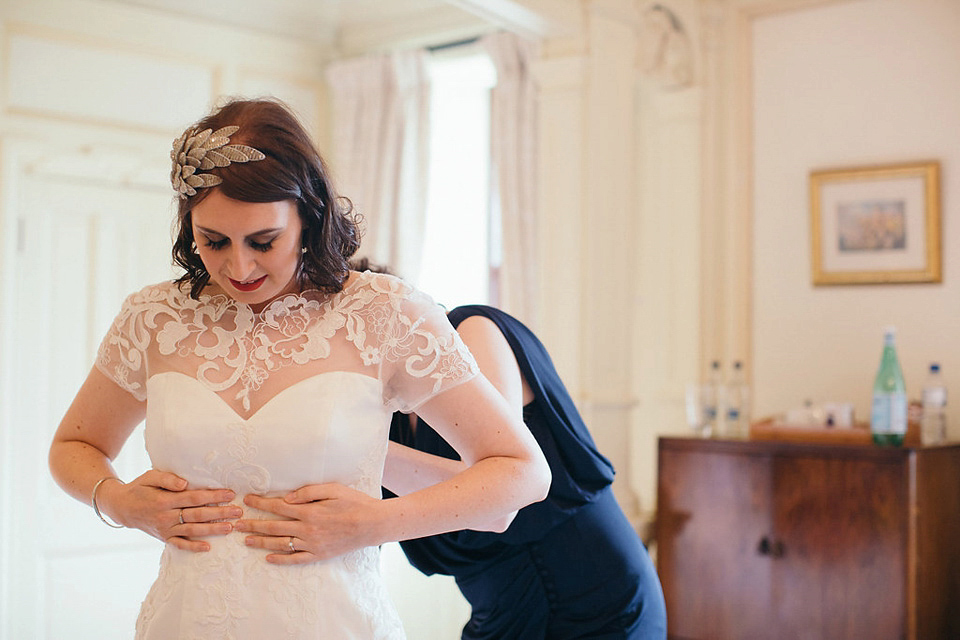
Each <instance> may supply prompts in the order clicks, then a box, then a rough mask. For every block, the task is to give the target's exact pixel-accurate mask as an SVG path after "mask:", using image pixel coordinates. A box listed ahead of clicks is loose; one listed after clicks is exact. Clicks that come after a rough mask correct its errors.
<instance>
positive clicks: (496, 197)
mask: <svg viewBox="0 0 960 640" xmlns="http://www.w3.org/2000/svg"><path fill="white" fill-rule="evenodd" d="M482 43H483V46H484V48H485V49H486V50H487V52H488V53H489V54H490V58H491V59H492V60H493V64H494V66H495V67H496V70H497V84H496V86H495V87H494V88H493V90H492V92H491V109H490V137H491V145H490V149H491V152H490V153H491V157H490V178H491V187H492V188H491V198H492V202H491V209H492V212H493V216H494V219H496V218H497V217H499V222H500V226H501V229H502V233H501V238H500V239H501V243H502V245H501V247H500V251H501V256H500V257H501V260H502V263H501V268H500V278H499V287H500V289H499V301H498V304H499V305H500V306H501V307H502V308H503V309H505V310H507V311H509V312H510V313H512V314H513V315H515V316H517V317H519V318H521V319H523V320H525V321H527V322H531V323H535V321H536V319H537V311H538V310H537V308H536V307H537V305H536V302H537V296H536V294H537V282H538V277H537V274H538V268H537V264H538V262H537V224H536V212H537V202H536V190H537V162H536V159H537V153H536V132H537V122H536V87H535V85H534V82H533V76H532V73H531V70H530V66H531V64H532V63H533V61H534V60H535V58H536V45H535V43H533V42H531V41H528V40H524V39H523V38H520V37H518V36H517V35H515V34H512V33H495V34H491V35H489V36H485V37H484V38H483V39H482Z"/></svg>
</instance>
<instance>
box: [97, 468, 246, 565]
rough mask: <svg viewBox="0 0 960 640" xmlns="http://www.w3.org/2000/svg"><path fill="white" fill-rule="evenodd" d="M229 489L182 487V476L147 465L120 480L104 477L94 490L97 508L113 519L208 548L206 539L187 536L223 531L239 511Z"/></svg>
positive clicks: (186, 545)
mask: <svg viewBox="0 0 960 640" xmlns="http://www.w3.org/2000/svg"><path fill="white" fill-rule="evenodd" d="M233 498H234V492H233V491H231V490H230V489H190V490H188V489H187V481H186V480H184V479H183V478H181V477H179V476H177V475H175V474H173V473H168V472H165V471H156V470H150V471H147V472H146V473H144V474H143V475H141V476H140V477H138V478H137V479H135V480H132V481H130V482H128V483H126V484H122V483H121V482H114V481H107V482H104V483H103V486H101V487H100V489H99V490H98V492H97V504H98V505H99V507H100V510H101V511H103V512H104V513H106V514H108V515H109V516H110V517H111V518H113V519H114V520H115V521H116V522H118V523H119V524H122V525H124V526H126V527H130V528H133V529H140V530H141V531H143V532H145V533H148V534H149V535H151V536H153V537H154V538H157V539H158V540H162V541H164V542H168V543H170V544H172V545H173V546H175V547H176V548H178V549H183V550H184V551H209V550H210V544H209V543H208V542H205V541H203V540H192V539H191V538H198V537H204V536H216V535H226V534H228V533H230V532H231V531H233V523H231V522H223V521H224V520H235V519H236V518H239V517H240V516H241V515H243V510H242V509H241V508H240V507H239V506H237V505H223V506H221V504H220V503H226V502H230V501H231V500H233Z"/></svg>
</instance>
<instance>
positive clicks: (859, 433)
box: [750, 418, 920, 446]
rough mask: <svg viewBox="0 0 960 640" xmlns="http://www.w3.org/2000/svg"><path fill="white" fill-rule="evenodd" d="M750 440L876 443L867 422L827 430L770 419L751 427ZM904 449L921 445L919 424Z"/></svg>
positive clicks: (913, 427) (909, 426)
mask: <svg viewBox="0 0 960 640" xmlns="http://www.w3.org/2000/svg"><path fill="white" fill-rule="evenodd" d="M750 439H751V440H776V441H782V442H813V443H822V444H851V445H869V444H873V438H872V436H871V435H870V425H869V424H868V423H866V422H858V423H855V424H854V426H852V427H828V426H811V425H791V424H784V423H782V422H778V421H777V420H776V419H774V418H767V419H764V420H760V421H758V422H754V423H753V424H751V425H750ZM903 444H904V445H905V446H918V445H919V444H920V425H918V424H917V423H915V422H910V423H908V424H907V435H906V436H905V437H904V440H903Z"/></svg>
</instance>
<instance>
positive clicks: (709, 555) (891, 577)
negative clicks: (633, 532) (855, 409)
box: [657, 438, 960, 640]
mask: <svg viewBox="0 0 960 640" xmlns="http://www.w3.org/2000/svg"><path fill="white" fill-rule="evenodd" d="M657 566H658V570H659V573H660V580H661V583H662V584H663V591H664V596H665V598H666V602H667V616H668V618H667V619H668V625H669V632H670V637H671V638H677V639H681V638H682V639H685V640H686V639H691V640H692V639H708V638H709V639H710V640H724V639H733V638H744V639H749V640H757V639H765V638H771V639H776V640H792V639H797V640H806V639H808V638H809V639H811V640H814V639H815V640H831V639H837V640H858V639H861V638H862V639H864V640H883V639H886V638H890V639H895V640H899V639H901V638H905V639H908V640H935V639H938V638H944V639H950V640H955V639H957V638H960V444H958V445H948V446H941V447H928V448H910V447H904V448H882V447H875V446H855V445H814V444H797V443H783V442H758V441H733V440H727V441H724V440H699V439H691V438H662V439H661V440H660V442H659V467H658V514H657Z"/></svg>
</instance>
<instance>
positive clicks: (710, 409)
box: [703, 360, 723, 436]
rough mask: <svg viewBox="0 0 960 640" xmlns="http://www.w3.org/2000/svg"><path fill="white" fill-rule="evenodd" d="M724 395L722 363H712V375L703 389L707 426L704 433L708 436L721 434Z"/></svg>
mask: <svg viewBox="0 0 960 640" xmlns="http://www.w3.org/2000/svg"><path fill="white" fill-rule="evenodd" d="M722 395H723V380H722V379H721V377H720V361H719V360H714V361H713V362H711V363H710V374H709V375H708V376H707V383H706V384H705V385H704V387H703V418H704V422H705V423H706V426H705V427H704V431H705V432H706V435H708V436H711V435H713V436H717V435H719V434H720V417H721V415H722V414H721V412H720V406H721V402H722Z"/></svg>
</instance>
